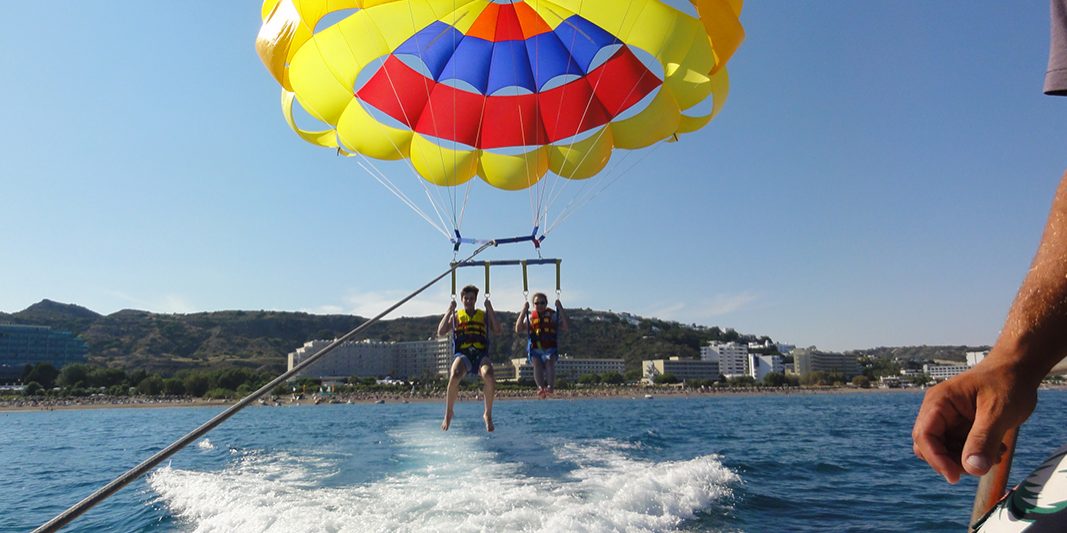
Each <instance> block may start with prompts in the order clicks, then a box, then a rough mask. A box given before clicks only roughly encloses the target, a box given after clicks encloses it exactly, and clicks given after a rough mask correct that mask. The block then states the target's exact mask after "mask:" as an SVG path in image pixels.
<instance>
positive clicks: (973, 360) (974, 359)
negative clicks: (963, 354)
mask: <svg viewBox="0 0 1067 533" xmlns="http://www.w3.org/2000/svg"><path fill="white" fill-rule="evenodd" d="M987 355H989V350H982V351H980V352H967V366H974V365H977V364H978V363H981V362H982V359H985V356H987Z"/></svg>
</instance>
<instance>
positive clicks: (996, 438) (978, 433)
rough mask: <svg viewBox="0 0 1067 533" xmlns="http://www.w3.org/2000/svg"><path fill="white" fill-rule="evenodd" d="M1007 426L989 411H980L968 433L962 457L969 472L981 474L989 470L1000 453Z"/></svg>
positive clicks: (964, 467) (964, 466) (965, 468)
mask: <svg viewBox="0 0 1067 533" xmlns="http://www.w3.org/2000/svg"><path fill="white" fill-rule="evenodd" d="M1004 432H1005V428H1004V427H1002V424H1000V423H998V421H997V420H996V419H995V418H994V417H993V416H992V415H990V414H988V413H978V415H977V416H975V418H974V425H972V426H971V431H970V432H969V433H968V434H967V442H966V443H965V444H964V445H963V456H962V457H961V459H962V461H961V463H962V464H963V469H964V470H966V471H967V473H968V474H971V475H975V476H981V475H983V474H985V473H986V472H988V471H989V469H990V468H991V467H992V466H993V464H994V463H995V462H996V461H997V458H998V457H999V455H1000V450H1001V442H1002V441H1003V439H1004Z"/></svg>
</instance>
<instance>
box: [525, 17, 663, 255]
mask: <svg viewBox="0 0 1067 533" xmlns="http://www.w3.org/2000/svg"><path fill="white" fill-rule="evenodd" d="M632 7H633V0H630V2H628V3H627V5H626V13H625V14H624V15H623V18H622V19H620V23H619V26H620V27H619V31H618V32H617V33H616V34H619V33H621V32H622V24H623V21H625V19H626V17H627V16H629V13H630V9H631V8H632ZM623 46H626V45H625V43H624V44H623ZM647 74H648V70H647V69H645V70H644V71H643V72H642V73H641V75H640V77H638V78H637V80H635V81H634V83H633V85H631V86H630V90H629V91H628V92H627V93H626V98H624V100H627V99H629V98H630V96H631V95H633V93H634V90H636V89H637V87H638V85H640V84H641V82H642V81H643V80H644V78H645V76H646V75H647ZM664 74H666V73H664ZM602 79H603V78H601V79H598V80H597V86H599V84H600V81H601V80H602ZM595 90H596V87H594V92H595ZM660 90H662V87H661V88H660ZM592 100H593V97H592V94H591V95H590V98H589V103H587V105H586V111H588V109H589V104H591V103H592ZM582 119H583V120H584V119H585V115H584V114H583V116H582ZM609 127H610V124H608V125H605V126H604V128H603V129H602V130H601V131H600V132H599V133H598V134H599V135H602V134H603V133H604V132H605V131H606V130H607V128H609ZM658 144H659V143H656V147H657V148H658ZM572 146H573V143H572ZM644 151H645V152H646V153H645V154H643V155H642V157H641V158H640V159H639V160H638V162H641V161H643V160H644V159H645V158H647V157H648V156H649V155H650V153H651V151H650V150H644ZM589 154H590V152H586V153H585V154H584V155H583V156H582V159H581V160H580V161H579V163H578V166H580V165H581V164H582V163H584V162H585V159H586V158H587V157H589ZM630 155H631V152H630V151H627V152H626V154H625V155H624V156H623V161H620V162H619V163H620V164H617V165H615V168H616V169H618V168H619V167H620V166H621V163H622V162H625V160H626V159H629V157H630ZM634 166H636V163H635V164H634V165H631V166H630V167H628V168H627V169H626V171H625V172H616V174H615V176H613V177H612V178H611V179H608V180H605V179H603V178H601V179H600V180H598V181H602V182H603V181H607V183H605V184H603V185H602V186H600V187H599V188H593V187H587V188H585V189H584V190H583V191H582V193H581V194H578V195H576V197H575V198H572V199H571V201H570V202H568V204H567V206H565V207H564V208H563V210H562V211H561V212H560V213H559V214H558V215H557V216H556V220H555V221H554V222H553V223H552V224H551V225H550V226H549V227H548V228H546V230H545V233H544V234H545V235H546V236H547V235H548V234H549V232H551V231H552V230H554V229H555V228H556V227H557V226H559V224H560V223H562V222H563V221H564V220H566V219H567V218H569V217H570V216H571V214H573V213H574V212H575V211H576V210H577V209H579V208H581V207H584V206H585V205H586V204H588V203H589V202H590V201H591V200H592V199H593V198H596V197H597V196H599V195H600V194H601V193H603V192H604V191H605V190H607V188H608V187H609V186H611V185H612V184H613V183H615V182H616V181H618V180H619V179H620V178H621V177H622V176H623V175H625V174H626V173H627V172H628V171H629V170H630V169H632V168H633V167H634ZM568 181H570V180H568ZM565 185H566V184H565ZM589 190H592V191H593V192H592V193H587V191H589ZM560 192H561V193H562V190H561V191H560Z"/></svg>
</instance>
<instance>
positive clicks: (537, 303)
mask: <svg viewBox="0 0 1067 533" xmlns="http://www.w3.org/2000/svg"><path fill="white" fill-rule="evenodd" d="M534 305H548V302H546V301H544V300H536V301H534Z"/></svg>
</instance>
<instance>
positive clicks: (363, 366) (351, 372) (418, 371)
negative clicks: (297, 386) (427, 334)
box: [289, 337, 452, 379]
mask: <svg viewBox="0 0 1067 533" xmlns="http://www.w3.org/2000/svg"><path fill="white" fill-rule="evenodd" d="M332 342H333V341H332V340H313V341H309V342H306V343H304V345H303V346H301V347H300V348H297V349H296V351H294V352H292V353H290V354H289V369H290V370H292V369H293V367H295V366H296V365H298V364H300V363H301V362H302V361H304V360H306V359H307V358H308V357H311V356H312V355H315V354H316V353H318V352H319V350H322V349H323V348H325V347H326V346H328V345H329V344H330V343H332ZM451 363H452V339H451V338H450V337H441V338H437V339H430V340H425V341H414V342H381V341H371V340H362V341H348V342H345V343H343V344H341V345H340V346H338V347H337V348H334V350H333V351H332V352H330V353H328V354H326V355H325V356H323V357H322V358H321V359H319V360H318V361H315V362H314V363H313V364H312V365H311V366H309V367H307V368H305V369H303V370H301V371H300V373H298V374H297V377H312V378H345V377H349V376H361V377H376V378H384V377H386V376H390V377H394V378H399V379H412V378H417V377H420V376H433V375H439V374H447V373H448V368H449V365H450V364H451Z"/></svg>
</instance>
